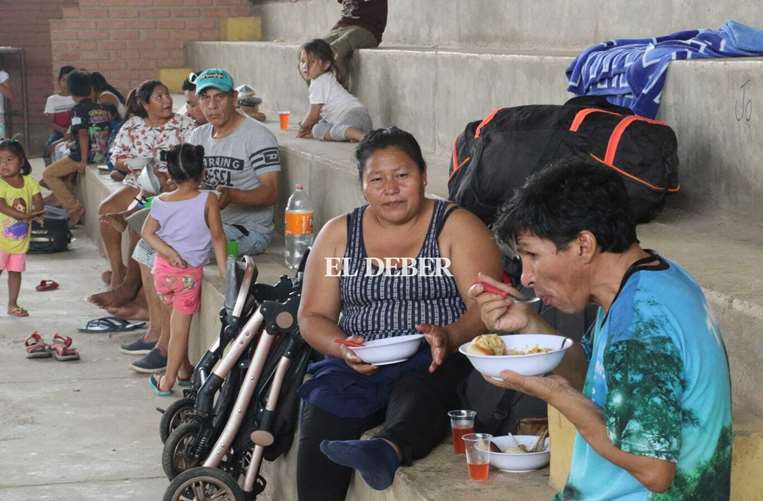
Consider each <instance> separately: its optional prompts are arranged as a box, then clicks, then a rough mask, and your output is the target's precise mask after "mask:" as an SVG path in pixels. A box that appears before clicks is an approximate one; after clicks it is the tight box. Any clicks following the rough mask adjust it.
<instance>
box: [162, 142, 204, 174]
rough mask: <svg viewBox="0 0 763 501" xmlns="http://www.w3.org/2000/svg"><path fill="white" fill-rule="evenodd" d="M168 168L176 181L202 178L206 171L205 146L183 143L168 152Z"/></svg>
mask: <svg viewBox="0 0 763 501" xmlns="http://www.w3.org/2000/svg"><path fill="white" fill-rule="evenodd" d="M167 170H168V171H169V173H170V177H171V178H172V179H173V180H174V181H175V182H183V181H188V180H189V179H197V180H198V179H200V178H201V175H202V173H203V172H204V147H203V146H201V145H197V146H194V145H192V144H188V143H183V144H179V145H177V146H175V147H173V148H172V149H171V150H170V151H168V152H167Z"/></svg>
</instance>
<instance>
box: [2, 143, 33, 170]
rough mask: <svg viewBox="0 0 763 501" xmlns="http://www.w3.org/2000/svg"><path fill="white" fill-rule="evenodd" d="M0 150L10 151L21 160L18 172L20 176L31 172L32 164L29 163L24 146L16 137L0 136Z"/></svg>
mask: <svg viewBox="0 0 763 501" xmlns="http://www.w3.org/2000/svg"><path fill="white" fill-rule="evenodd" d="M0 151H10V152H11V153H12V154H13V156H15V157H16V158H18V159H19V160H21V169H20V172H21V175H22V176H28V175H29V174H31V173H32V165H31V164H30V163H29V160H28V159H27V157H26V152H24V147H23V146H22V145H21V143H20V142H19V141H18V140H17V139H15V138H13V139H2V138H0Z"/></svg>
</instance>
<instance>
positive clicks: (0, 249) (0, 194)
mask: <svg viewBox="0 0 763 501" xmlns="http://www.w3.org/2000/svg"><path fill="white" fill-rule="evenodd" d="M31 171H32V166H31V165H29V161H28V160H27V158H26V153H24V148H23V147H22V146H21V143H19V142H18V141H16V140H14V139H5V140H0V273H2V272H3V271H7V272H8V314H9V315H11V316H14V317H28V316H29V313H28V312H27V311H26V310H25V309H24V308H22V307H21V306H19V305H18V299H19V290H21V272H23V271H24V270H25V269H26V253H27V251H28V250H29V236H30V234H31V232H32V224H31V222H32V219H35V218H41V217H42V215H43V213H44V212H45V210H44V208H43V203H42V196H41V195H40V185H39V184H37V181H35V180H34V178H32V176H30V175H29V174H30V172H31Z"/></svg>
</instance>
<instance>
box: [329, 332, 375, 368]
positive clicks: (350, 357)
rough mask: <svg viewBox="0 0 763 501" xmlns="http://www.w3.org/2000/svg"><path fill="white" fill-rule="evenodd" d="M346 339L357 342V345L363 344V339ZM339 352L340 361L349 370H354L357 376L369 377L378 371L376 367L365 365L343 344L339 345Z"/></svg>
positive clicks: (357, 337)
mask: <svg viewBox="0 0 763 501" xmlns="http://www.w3.org/2000/svg"><path fill="white" fill-rule="evenodd" d="M348 339H349V340H350V341H357V342H359V343H362V342H363V338H362V337H360V336H353V337H351V338H348ZM339 351H340V352H341V353H342V360H344V363H346V364H347V366H348V367H349V368H350V369H352V370H354V371H355V372H357V373H358V374H363V375H364V376H369V375H371V374H373V373H374V372H376V371H378V370H379V367H378V366H376V365H371V364H367V363H365V362H364V361H363V360H361V359H360V357H359V356H357V355H356V354H355V352H354V351H352V350H351V349H349V348H348V347H347V346H345V345H343V344H341V345H339Z"/></svg>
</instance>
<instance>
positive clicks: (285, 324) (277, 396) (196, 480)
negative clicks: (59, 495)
mask: <svg viewBox="0 0 763 501" xmlns="http://www.w3.org/2000/svg"><path fill="white" fill-rule="evenodd" d="M303 266H304V259H303V263H302V266H300V269H299V271H298V273H297V277H296V280H294V281H292V280H291V279H289V278H287V277H285V276H284V277H281V280H280V281H279V283H278V284H276V285H274V286H270V285H265V284H254V285H253V286H252V285H250V286H248V287H246V285H247V284H246V282H247V276H253V275H254V272H253V271H251V272H249V271H248V270H249V267H248V266H247V268H246V269H245V272H244V280H242V287H241V288H240V289H239V294H238V298H237V301H236V304H235V306H234V308H233V309H232V312H231V315H230V318H226V319H225V320H226V321H225V322H224V324H226V325H225V326H224V328H223V329H222V330H221V336H220V339H219V340H218V341H217V342H216V343H215V344H213V345H212V347H210V350H209V351H208V352H207V354H206V355H205V356H204V357H203V358H202V360H201V361H200V363H199V364H198V365H197V368H196V370H195V371H194V386H193V388H192V390H191V391H190V392H189V394H188V395H186V398H187V399H188V400H190V401H192V402H193V408H192V410H190V409H189V408H188V404H187V403H186V404H185V407H183V409H184V411H183V412H181V409H180V408H175V409H172V415H170V409H168V410H167V411H166V412H165V416H170V417H168V419H167V421H168V423H169V425H168V426H167V428H168V429H169V428H171V427H172V426H173V423H175V424H177V426H176V427H175V428H174V429H173V430H172V431H171V432H170V433H169V436H168V437H167V440H166V442H165V446H164V454H163V462H162V463H163V467H164V469H165V473H167V475H168V477H170V479H171V480H172V482H171V483H170V485H169V487H168V488H167V491H166V492H165V496H164V499H165V500H181V499H188V500H191V499H197V500H201V499H230V500H235V501H240V500H253V499H255V498H256V497H257V495H258V494H260V493H261V492H262V491H263V490H264V489H265V485H266V481H265V479H264V478H263V477H262V476H261V475H260V474H259V471H260V467H261V464H262V460H263V459H269V460H274V459H275V458H276V457H278V456H279V455H280V454H281V453H283V452H285V451H286V450H288V449H289V447H290V445H291V440H292V438H293V432H294V427H295V423H296V414H297V412H298V402H299V400H298V398H297V395H296V389H297V387H298V386H299V385H300V384H301V382H302V378H303V377H304V373H305V370H306V368H307V364H308V362H309V361H310V359H311V356H312V350H311V349H310V347H309V346H308V345H307V344H306V343H305V342H304V340H303V339H302V338H301V336H300V334H299V328H298V325H297V321H296V318H297V310H298V308H299V301H300V297H301V275H302V270H303ZM249 283H250V284H251V281H250V282H249ZM284 295H285V297H284ZM242 305H243V306H242ZM249 311H251V314H248V313H249ZM225 316H226V317H227V316H228V315H227V313H225ZM244 319H246V321H244ZM239 325H241V327H240V328H239ZM226 345H230V346H229V349H228V352H227V353H226V354H224V355H222V351H223V347H224V346H226ZM212 365H214V369H212V370H211V372H206V371H208V370H209V367H211V366H212ZM163 421H164V419H163ZM240 480H241V482H240Z"/></svg>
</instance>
